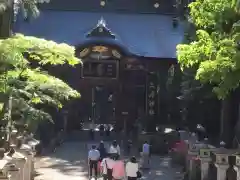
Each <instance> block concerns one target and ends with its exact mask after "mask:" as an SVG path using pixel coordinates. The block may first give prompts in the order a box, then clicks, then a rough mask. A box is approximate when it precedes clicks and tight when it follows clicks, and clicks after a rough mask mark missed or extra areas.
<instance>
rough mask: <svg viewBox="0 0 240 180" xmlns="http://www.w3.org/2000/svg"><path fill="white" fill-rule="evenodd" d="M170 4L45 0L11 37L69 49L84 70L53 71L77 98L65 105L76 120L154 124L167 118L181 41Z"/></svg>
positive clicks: (181, 32)
mask: <svg viewBox="0 0 240 180" xmlns="http://www.w3.org/2000/svg"><path fill="white" fill-rule="evenodd" d="M174 3H175V1H173V0H170V1H158V0H131V1H127V0H88V1H82V0H68V1H66V0H51V1H50V3H47V4H41V5H40V7H39V8H40V16H39V17H37V18H36V19H33V18H32V19H28V20H26V19H23V18H21V16H19V17H18V19H17V20H16V23H15V25H14V32H17V33H23V34H24V35H29V36H36V37H39V38H44V39H46V40H53V41H55V42H57V43H67V44H69V45H72V46H75V48H76V56H78V57H79V58H81V59H82V61H83V65H82V66H81V65H78V66H76V67H75V68H72V67H68V66H60V67H55V68H52V69H51V72H52V73H53V74H54V75H56V76H57V77H59V78H61V79H63V80H64V81H66V82H68V83H69V84H70V85H71V86H72V87H73V88H75V89H76V90H78V91H79V92H80V93H81V98H80V99H77V100H74V102H71V103H70V104H69V105H68V110H67V111H68V116H69V119H71V123H70V124H71V126H74V125H75V124H76V123H79V121H80V120H85V121H86V120H88V119H94V121H95V122H96V123H118V122H119V123H121V122H122V121H121V120H122V119H128V121H129V122H134V120H136V119H138V118H139V117H144V118H145V119H152V120H154V121H157V122H158V123H159V122H161V121H164V119H165V118H166V117H167V112H166V101H167V99H166V97H165V94H164V93H165V92H166V83H167V77H168V71H169V68H170V67H171V66H172V65H174V64H177V60H176V45H177V44H179V43H181V42H182V41H183V38H184V29H183V25H182V23H181V22H180V21H179V20H176V17H177V16H176V13H177V12H176V9H175V6H174Z"/></svg>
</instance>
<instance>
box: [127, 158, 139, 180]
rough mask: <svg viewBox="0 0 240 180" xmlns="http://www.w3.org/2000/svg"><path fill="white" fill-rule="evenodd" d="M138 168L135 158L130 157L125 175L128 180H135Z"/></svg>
mask: <svg viewBox="0 0 240 180" xmlns="http://www.w3.org/2000/svg"><path fill="white" fill-rule="evenodd" d="M138 172H139V168H138V163H137V160H136V158H135V157H131V159H130V162H128V163H127V164H126V175H127V178H128V180H136V179H137V176H138Z"/></svg>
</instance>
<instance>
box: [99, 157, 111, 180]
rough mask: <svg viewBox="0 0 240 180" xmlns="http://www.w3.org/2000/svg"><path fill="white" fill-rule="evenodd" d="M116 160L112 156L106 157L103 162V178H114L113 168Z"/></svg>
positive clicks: (109, 179) (104, 179)
mask: <svg viewBox="0 0 240 180" xmlns="http://www.w3.org/2000/svg"><path fill="white" fill-rule="evenodd" d="M113 165H114V160H113V159H111V158H110V157H106V158H104V159H103V160H102V162H101V167H102V174H103V180H112V169H113Z"/></svg>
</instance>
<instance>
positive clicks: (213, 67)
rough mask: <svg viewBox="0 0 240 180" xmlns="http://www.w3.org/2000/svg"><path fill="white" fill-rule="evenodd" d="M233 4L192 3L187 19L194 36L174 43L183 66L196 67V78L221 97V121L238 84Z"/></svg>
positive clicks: (223, 1)
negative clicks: (192, 27)
mask: <svg viewBox="0 0 240 180" xmlns="http://www.w3.org/2000/svg"><path fill="white" fill-rule="evenodd" d="M236 7H237V3H234V1H229V0H197V1H195V2H193V3H191V4H190V5H189V8H190V17H189V21H190V23H191V24H193V25H194V27H195V28H196V38H194V39H192V40H191V42H189V43H186V44H180V45H178V46H177V56H178V60H179V63H180V65H181V68H182V70H183V71H184V70H186V69H189V68H192V69H196V73H195V75H194V78H195V80H197V81H199V82H200V83H201V84H207V85H208V87H212V90H213V92H214V93H215V94H216V95H217V97H218V98H219V99H224V101H222V102H223V103H222V117H221V118H222V123H223V119H229V117H228V116H229V105H230V104H229V103H230V100H229V99H230V97H231V96H232V94H233V92H234V91H235V90H236V89H237V88H238V87H239V84H240V69H239V68H240V66H239V55H240V54H239V51H240V43H239V42H240V41H239V40H240V33H239V32H240V31H239V30H240V27H239V25H240V23H239V19H240V14H239V11H238V9H237V8H236ZM230 109H231V108H230ZM227 111H228V113H227ZM224 122H226V120H225V121H224ZM228 124H229V123H228ZM225 129H228V128H225Z"/></svg>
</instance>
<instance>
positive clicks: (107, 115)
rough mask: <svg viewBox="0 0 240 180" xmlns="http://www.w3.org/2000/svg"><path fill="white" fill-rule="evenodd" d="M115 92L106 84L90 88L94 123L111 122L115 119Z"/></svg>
mask: <svg viewBox="0 0 240 180" xmlns="http://www.w3.org/2000/svg"><path fill="white" fill-rule="evenodd" d="M115 96H116V92H114V90H113V89H111V88H108V87H106V86H96V87H95V88H93V89H92V118H93V119H94V122H95V123H96V124H112V123H114V121H115V106H116V104H115V99H116V97H115Z"/></svg>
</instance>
